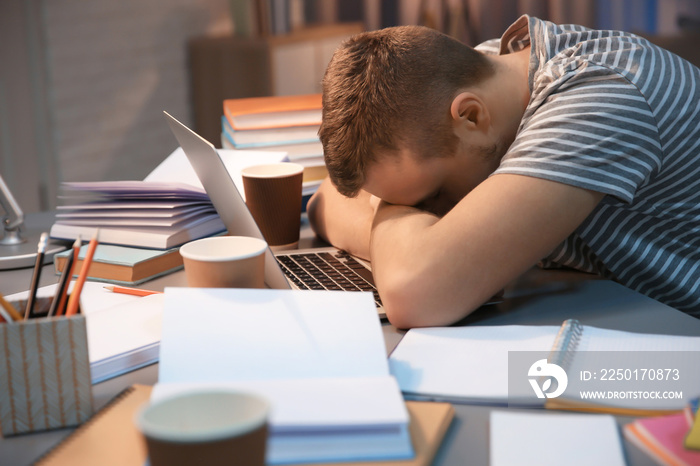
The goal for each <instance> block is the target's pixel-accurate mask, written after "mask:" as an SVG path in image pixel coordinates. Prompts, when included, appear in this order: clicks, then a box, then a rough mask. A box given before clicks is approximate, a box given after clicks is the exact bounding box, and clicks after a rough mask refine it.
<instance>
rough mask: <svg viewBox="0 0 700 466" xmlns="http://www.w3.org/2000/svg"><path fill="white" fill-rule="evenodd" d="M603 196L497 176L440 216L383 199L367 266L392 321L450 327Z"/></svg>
mask: <svg viewBox="0 0 700 466" xmlns="http://www.w3.org/2000/svg"><path fill="white" fill-rule="evenodd" d="M602 198H603V194H601V193H596V192H593V191H588V190H585V189H581V188H576V187H573V186H569V185H565V184H561V183H557V182H553V181H547V180H541V179H537V178H532V177H527V176H519V175H503V174H502V175H495V176H492V177H490V178H488V179H487V180H486V181H484V182H483V183H481V184H480V185H479V186H477V187H476V188H475V189H474V190H473V191H472V192H470V193H469V194H468V195H467V196H466V197H465V198H464V199H462V200H461V201H460V202H459V203H458V204H457V205H456V206H455V207H454V208H453V209H452V210H451V211H450V212H449V213H447V215H445V216H444V217H442V218H438V217H436V216H434V215H432V214H430V213H426V212H423V211H420V210H418V209H415V208H412V207H404V206H394V205H389V204H385V203H382V204H381V205H380V206H379V209H378V211H377V213H376V216H375V220H374V225H373V229H372V237H371V251H370V252H371V256H372V270H373V274H374V277H375V281H376V283H377V287H378V289H379V291H380V293H381V296H382V302H383V304H384V308H385V310H386V313H387V317H388V318H389V320H390V322H391V323H392V324H393V325H395V326H396V327H399V328H410V327H423V326H438V325H448V324H451V323H454V322H456V321H458V320H459V319H461V318H463V317H465V316H466V315H467V314H469V313H470V312H472V311H473V310H475V309H476V308H478V307H479V306H480V305H481V304H482V303H484V302H486V301H487V300H488V299H489V298H490V297H491V296H492V295H494V294H495V293H497V292H498V291H499V290H500V289H502V288H503V287H504V286H505V285H507V284H508V283H509V282H510V281H511V280H513V279H514V278H516V277H517V276H519V275H520V274H522V273H524V272H525V271H526V270H527V269H529V268H530V267H532V265H534V264H535V263H536V262H537V261H538V260H540V259H541V258H543V257H545V256H546V255H547V254H548V253H549V252H550V251H551V250H552V249H554V248H555V247H556V246H557V245H558V244H560V243H561V242H562V241H563V240H564V239H565V238H566V237H567V236H568V235H570V234H571V233H572V232H573V231H574V230H575V229H576V228H577V227H578V226H579V225H580V224H581V222H583V220H585V218H586V217H587V216H588V215H589V214H590V213H591V212H592V211H593V209H594V208H595V206H596V205H597V204H598V203H599V202H600V200H601V199H602Z"/></svg>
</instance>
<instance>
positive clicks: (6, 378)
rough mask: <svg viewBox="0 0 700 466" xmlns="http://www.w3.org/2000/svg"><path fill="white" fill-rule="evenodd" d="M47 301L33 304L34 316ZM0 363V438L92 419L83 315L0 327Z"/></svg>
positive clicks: (19, 303)
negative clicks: (0, 365) (34, 305)
mask: <svg viewBox="0 0 700 466" xmlns="http://www.w3.org/2000/svg"><path fill="white" fill-rule="evenodd" d="M46 301H48V303H46ZM50 301H51V298H45V299H39V300H37V303H36V304H37V309H38V310H39V313H41V309H42V308H46V309H48V306H49V305H50ZM15 304H17V306H15V307H18V308H19V309H22V307H21V304H22V303H21V302H18V303H15ZM0 364H2V367H1V368H0V426H1V427H2V433H3V435H5V436H8V435H16V434H23V433H28V432H36V431H42V430H50V429H56V428H60V427H69V426H76V425H78V424H81V423H82V422H84V421H86V420H87V419H88V418H89V417H90V416H91V415H92V412H93V407H92V386H91V380H90V361H89V359H88V346H87V332H86V327H85V316H83V315H80V314H76V315H74V316H71V317H68V318H67V317H51V318H35V319H30V320H28V321H22V322H15V323H4V324H0Z"/></svg>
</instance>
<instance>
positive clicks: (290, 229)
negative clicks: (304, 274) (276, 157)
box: [241, 163, 304, 249]
mask: <svg viewBox="0 0 700 466" xmlns="http://www.w3.org/2000/svg"><path fill="white" fill-rule="evenodd" d="M303 174H304V167H303V166H302V165H299V164H296V163H273V164H267V165H255V166H252V167H247V168H244V169H243V170H242V171H241V175H242V176H243V188H244V189H245V197H246V204H248V209H250V212H251V214H253V218H254V219H255V222H256V223H257V224H258V227H259V228H260V231H261V232H262V234H263V236H264V237H265V240H266V241H267V243H268V244H269V245H270V247H272V248H273V249H288V248H294V247H296V246H297V245H298V244H299V228H300V226H301V184H302V178H303Z"/></svg>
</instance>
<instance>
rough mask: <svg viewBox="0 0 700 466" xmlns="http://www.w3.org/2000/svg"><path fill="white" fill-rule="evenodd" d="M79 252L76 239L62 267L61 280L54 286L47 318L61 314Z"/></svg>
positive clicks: (78, 242)
mask: <svg viewBox="0 0 700 466" xmlns="http://www.w3.org/2000/svg"><path fill="white" fill-rule="evenodd" d="M76 248H77V249H76ZM79 252H80V238H78V239H76V240H75V242H74V243H73V248H72V249H71V250H70V253H68V256H67V257H66V263H65V264H64V265H63V272H62V273H61V278H59V279H58V285H57V286H56V294H55V295H54V297H53V301H52V302H51V307H50V308H49V313H48V315H47V317H52V316H54V315H61V313H62V312H63V307H64V305H65V301H66V295H67V294H68V284H69V283H70V279H71V277H72V276H73V264H74V263H75V261H76V260H77V257H76V256H77V254H78V253H79ZM58 309H61V311H59V312H58V314H56V311H57V310H58Z"/></svg>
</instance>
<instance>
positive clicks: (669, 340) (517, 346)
mask: <svg viewBox="0 0 700 466" xmlns="http://www.w3.org/2000/svg"><path fill="white" fill-rule="evenodd" d="M542 360H544V361H545V362H543V363H540V364H539V365H538V364H536V363H537V362H538V361H542ZM389 364H390V367H391V372H392V374H394V376H395V377H396V378H397V380H398V382H399V386H400V387H401V390H402V391H403V392H404V394H405V395H406V396H407V397H411V398H414V399H424V398H427V399H436V400H448V401H454V402H472V403H487V404H501V405H505V404H511V405H526V406H527V405H534V406H542V405H546V407H548V408H556V409H580V410H588V411H602V412H613V413H618V414H637V415H646V414H664V413H668V412H673V411H677V410H681V409H683V407H684V406H685V403H686V402H687V399H684V398H683V396H681V397H677V396H676V395H675V393H677V392H682V393H685V397H691V396H697V393H696V392H697V391H698V390H700V371H697V370H696V368H697V367H700V337H685V336H672V335H651V334H640V333H632V332H625V331H620V330H609V329H603V328H596V327H591V326H584V325H581V324H580V323H579V322H578V321H575V320H567V321H565V322H564V323H563V324H562V325H561V326H560V327H557V326H524V325H505V326H471V327H440V328H437V327H436V328H421V329H411V330H409V331H408V332H407V334H406V335H405V336H404V338H403V339H402V340H401V342H400V343H399V344H398V346H397V347H396V349H395V350H394V351H393V353H392V354H391V356H390V358H389ZM545 364H556V365H557V366H559V367H561V368H562V371H563V372H564V373H565V374H566V376H565V378H566V383H565V384H562V386H563V387H564V388H565V389H564V390H562V392H561V393H556V390H554V388H555V387H558V386H559V384H560V383H561V382H560V381H559V380H558V379H557V377H556V376H555V373H553V372H552V373H546V374H545V373H544V372H542V373H541V374H540V375H538V373H537V372H536V371H537V370H538V367H544V365H545ZM547 367H550V366H547ZM661 369H663V370H661ZM666 369H671V370H666ZM652 370H653V372H652ZM543 376H544V377H543ZM643 378H644V379H645V380H642V379H643ZM661 378H663V380H661ZM562 380H563V378H562ZM533 384H537V385H538V386H539V387H540V390H541V392H540V393H539V395H543V397H539V396H538V392H537V391H536V389H535V388H534V386H533ZM584 392H585V393H587V395H582V393H584ZM639 392H641V394H640V393H639ZM657 392H658V393H660V395H657ZM664 392H674V395H673V396H671V397H670V398H664V395H663V393H664ZM591 393H597V394H596V395H591ZM609 393H610V394H609ZM549 395H552V396H551V397H550V396H549ZM585 397H588V398H585Z"/></svg>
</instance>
